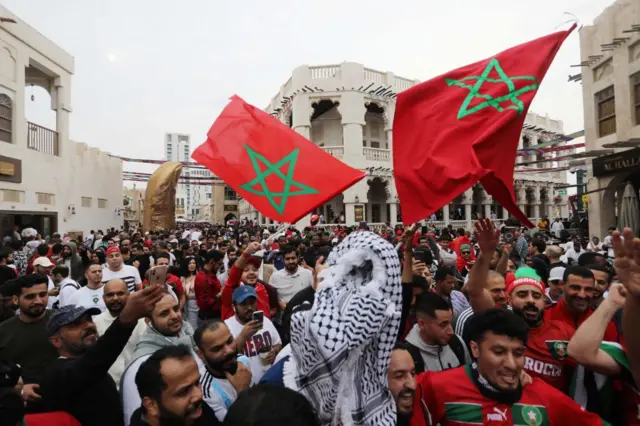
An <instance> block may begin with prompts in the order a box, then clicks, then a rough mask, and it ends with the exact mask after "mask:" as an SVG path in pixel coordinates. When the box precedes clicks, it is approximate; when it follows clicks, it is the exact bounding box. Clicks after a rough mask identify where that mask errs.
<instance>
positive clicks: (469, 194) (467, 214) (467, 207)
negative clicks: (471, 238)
mask: <svg viewBox="0 0 640 426" xmlns="http://www.w3.org/2000/svg"><path fill="white" fill-rule="evenodd" d="M462 202H463V203H464V220H465V222H466V223H465V229H466V230H467V231H470V230H471V229H472V227H473V219H472V217H471V204H472V203H473V188H469V189H467V190H466V191H465V193H464V198H463V201H462Z"/></svg>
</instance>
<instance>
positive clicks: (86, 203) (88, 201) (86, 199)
mask: <svg viewBox="0 0 640 426" xmlns="http://www.w3.org/2000/svg"><path fill="white" fill-rule="evenodd" d="M80 205H81V206H82V207H91V197H82V198H81V199H80Z"/></svg>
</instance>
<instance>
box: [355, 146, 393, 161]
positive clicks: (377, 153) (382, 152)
mask: <svg viewBox="0 0 640 426" xmlns="http://www.w3.org/2000/svg"><path fill="white" fill-rule="evenodd" d="M362 155H364V158H365V159H366V160H367V161H379V162H383V163H389V162H391V150H389V149H379V148H369V147H366V146H363V147H362Z"/></svg>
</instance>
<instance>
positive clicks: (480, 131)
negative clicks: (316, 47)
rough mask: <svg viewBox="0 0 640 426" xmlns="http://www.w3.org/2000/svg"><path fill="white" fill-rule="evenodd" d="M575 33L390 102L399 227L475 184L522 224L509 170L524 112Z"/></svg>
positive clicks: (549, 38)
mask: <svg viewBox="0 0 640 426" xmlns="http://www.w3.org/2000/svg"><path fill="white" fill-rule="evenodd" d="M574 28H575V25H574V26H572V27H571V28H570V29H569V30H567V31H561V32H557V33H554V34H551V35H548V36H546V37H542V38H539V39H536V40H533V41H530V42H528V43H524V44H521V45H518V46H515V47H512V48H511V49H509V50H505V51H504V52H501V53H498V54H497V55H495V56H493V57H491V58H488V59H486V60H484V61H480V62H476V63H474V64H471V65H467V66H465V67H462V68H458V69H456V70H453V71H450V72H448V73H446V74H445V75H442V76H440V77H436V78H434V79H431V80H429V81H426V82H424V83H422V84H419V85H417V86H415V87H412V88H411V89H409V90H406V91H404V92H401V93H400V94H399V95H398V100H397V104H396V111H395V117H394V122H393V168H394V176H395V181H396V188H397V189H398V196H399V198H400V205H401V208H402V220H403V222H404V223H414V222H417V221H420V220H422V219H424V218H425V217H428V216H429V215H431V214H432V213H434V212H436V211H437V210H438V209H439V208H441V207H442V206H444V205H445V204H447V203H449V202H451V201H452V200H453V199H454V198H456V197H457V196H458V195H460V194H462V193H463V192H464V191H466V190H467V189H468V188H469V187H471V186H472V185H474V184H476V183H477V182H478V181H480V182H481V183H482V185H483V186H484V188H485V189H486V190H487V192H488V193H489V194H491V195H492V196H493V198H494V199H495V200H496V201H497V202H498V203H500V204H501V205H502V206H503V207H505V208H506V209H507V210H508V211H509V212H511V214H513V215H514V216H515V217H516V218H518V219H519V220H520V221H521V222H522V223H523V224H525V225H527V226H529V227H533V224H532V223H531V222H530V221H529V219H528V218H527V217H526V215H525V214H524V213H522V212H521V211H520V209H518V206H517V205H516V202H515V197H514V193H513V171H514V164H515V159H516V151H517V148H518V141H519V137H520V133H521V131H522V125H523V123H524V120H525V118H526V115H527V111H528V109H529V105H530V104H531V101H532V100H533V97H534V96H535V94H536V91H537V90H538V87H539V86H540V83H541V82H542V79H543V77H544V75H545V74H546V72H547V69H548V68H549V65H550V64H551V61H552V60H553V58H554V57H555V55H556V52H557V51H558V49H559V48H560V46H561V45H562V43H563V42H564V40H565V39H566V38H567V36H568V35H569V33H571V31H572V30H573V29H574Z"/></svg>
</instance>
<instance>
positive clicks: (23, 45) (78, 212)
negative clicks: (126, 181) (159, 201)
mask: <svg viewBox="0 0 640 426" xmlns="http://www.w3.org/2000/svg"><path fill="white" fill-rule="evenodd" d="M0 16H1V17H3V18H9V19H13V20H14V21H15V23H12V22H3V23H0V232H1V233H2V234H3V235H4V233H5V232H6V231H7V230H8V229H10V228H12V227H13V226H14V225H17V226H18V227H19V228H25V227H33V228H35V229H36V230H37V231H38V232H40V233H41V234H42V235H43V236H45V235H50V234H52V233H53V232H60V233H61V234H65V233H68V234H70V235H72V236H77V235H80V234H84V235H86V234H88V232H89V231H90V230H92V229H94V230H97V229H103V230H104V229H105V228H107V227H115V228H118V229H119V228H120V227H121V226H122V224H123V215H122V161H121V160H119V159H117V158H114V157H111V156H109V155H108V154H107V153H105V152H102V151H100V150H98V149H96V148H91V147H89V146H87V145H86V144H84V143H77V142H73V141H71V140H70V139H69V120H70V116H71V112H72V108H71V103H70V101H71V76H72V75H73V72H74V59H73V57H72V56H71V55H69V54H68V53H67V52H65V51H64V50H62V49H61V48H60V47H58V46H56V45H55V44H54V43H52V42H51V41H50V40H49V39H47V38H45V37H44V36H43V35H41V34H40V33H39V32H38V31H37V30H35V29H34V28H32V27H30V26H29V25H27V24H26V23H25V22H23V21H22V20H20V18H18V17H17V16H15V15H13V14H12V13H11V12H10V11H9V10H7V9H6V8H4V7H2V6H0ZM32 85H33V86H40V87H43V88H44V89H45V90H46V91H47V92H48V93H49V94H50V96H51V109H52V110H54V111H55V112H56V121H55V127H56V128H55V129H49V128H46V127H44V126H41V125H39V124H38V123H35V122H29V121H27V119H26V116H25V88H26V87H27V86H29V87H31V86H32Z"/></svg>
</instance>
